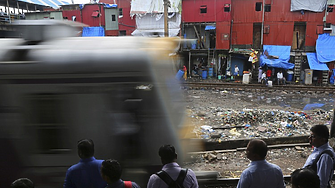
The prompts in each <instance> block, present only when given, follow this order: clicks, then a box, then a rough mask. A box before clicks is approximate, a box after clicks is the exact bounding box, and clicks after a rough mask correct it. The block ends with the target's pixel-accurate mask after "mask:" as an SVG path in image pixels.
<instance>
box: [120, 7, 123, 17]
mask: <svg viewBox="0 0 335 188" xmlns="http://www.w3.org/2000/svg"><path fill="white" fill-rule="evenodd" d="M121 17H123V10H122V8H119V18H121Z"/></svg>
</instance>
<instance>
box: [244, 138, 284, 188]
mask: <svg viewBox="0 0 335 188" xmlns="http://www.w3.org/2000/svg"><path fill="white" fill-rule="evenodd" d="M267 152H268V147H267V145H266V143H265V142H264V141H263V140H258V139H255V140H251V141H250V142H249V143H248V146H247V151H246V155H247V158H248V159H249V160H251V163H250V164H249V167H248V168H247V169H245V170H244V171H243V172H242V174H241V177H240V180H239V181H238V184H237V188H269V187H271V188H285V183H284V176H283V173H282V170H281V169H280V167H279V166H277V165H275V164H272V163H269V162H267V161H266V160H265V157H266V154H267Z"/></svg>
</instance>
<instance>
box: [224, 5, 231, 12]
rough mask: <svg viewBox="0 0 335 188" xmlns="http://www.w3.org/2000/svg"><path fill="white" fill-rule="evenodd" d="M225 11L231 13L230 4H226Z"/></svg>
mask: <svg viewBox="0 0 335 188" xmlns="http://www.w3.org/2000/svg"><path fill="white" fill-rule="evenodd" d="M223 10H224V12H230V4H225V5H224V8H223Z"/></svg>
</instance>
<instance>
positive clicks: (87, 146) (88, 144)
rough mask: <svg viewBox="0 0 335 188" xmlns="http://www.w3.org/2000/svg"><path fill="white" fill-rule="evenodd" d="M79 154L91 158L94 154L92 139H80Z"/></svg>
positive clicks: (81, 156)
mask: <svg viewBox="0 0 335 188" xmlns="http://www.w3.org/2000/svg"><path fill="white" fill-rule="evenodd" d="M78 155H79V157H80V158H82V159H83V158H90V157H93V155H94V143H93V140H91V139H82V140H79V141H78Z"/></svg>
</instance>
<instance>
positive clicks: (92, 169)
mask: <svg viewBox="0 0 335 188" xmlns="http://www.w3.org/2000/svg"><path fill="white" fill-rule="evenodd" d="M102 161H103V160H96V159H95V158H94V157H91V158H87V159H81V160H80V161H79V163H77V164H75V165H73V166H71V167H70V168H69V169H68V170H67V172H66V178H65V181H64V186H63V187H64V188H105V187H106V186H107V182H105V181H104V180H103V179H102V177H101V174H100V168H101V163H102Z"/></svg>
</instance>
